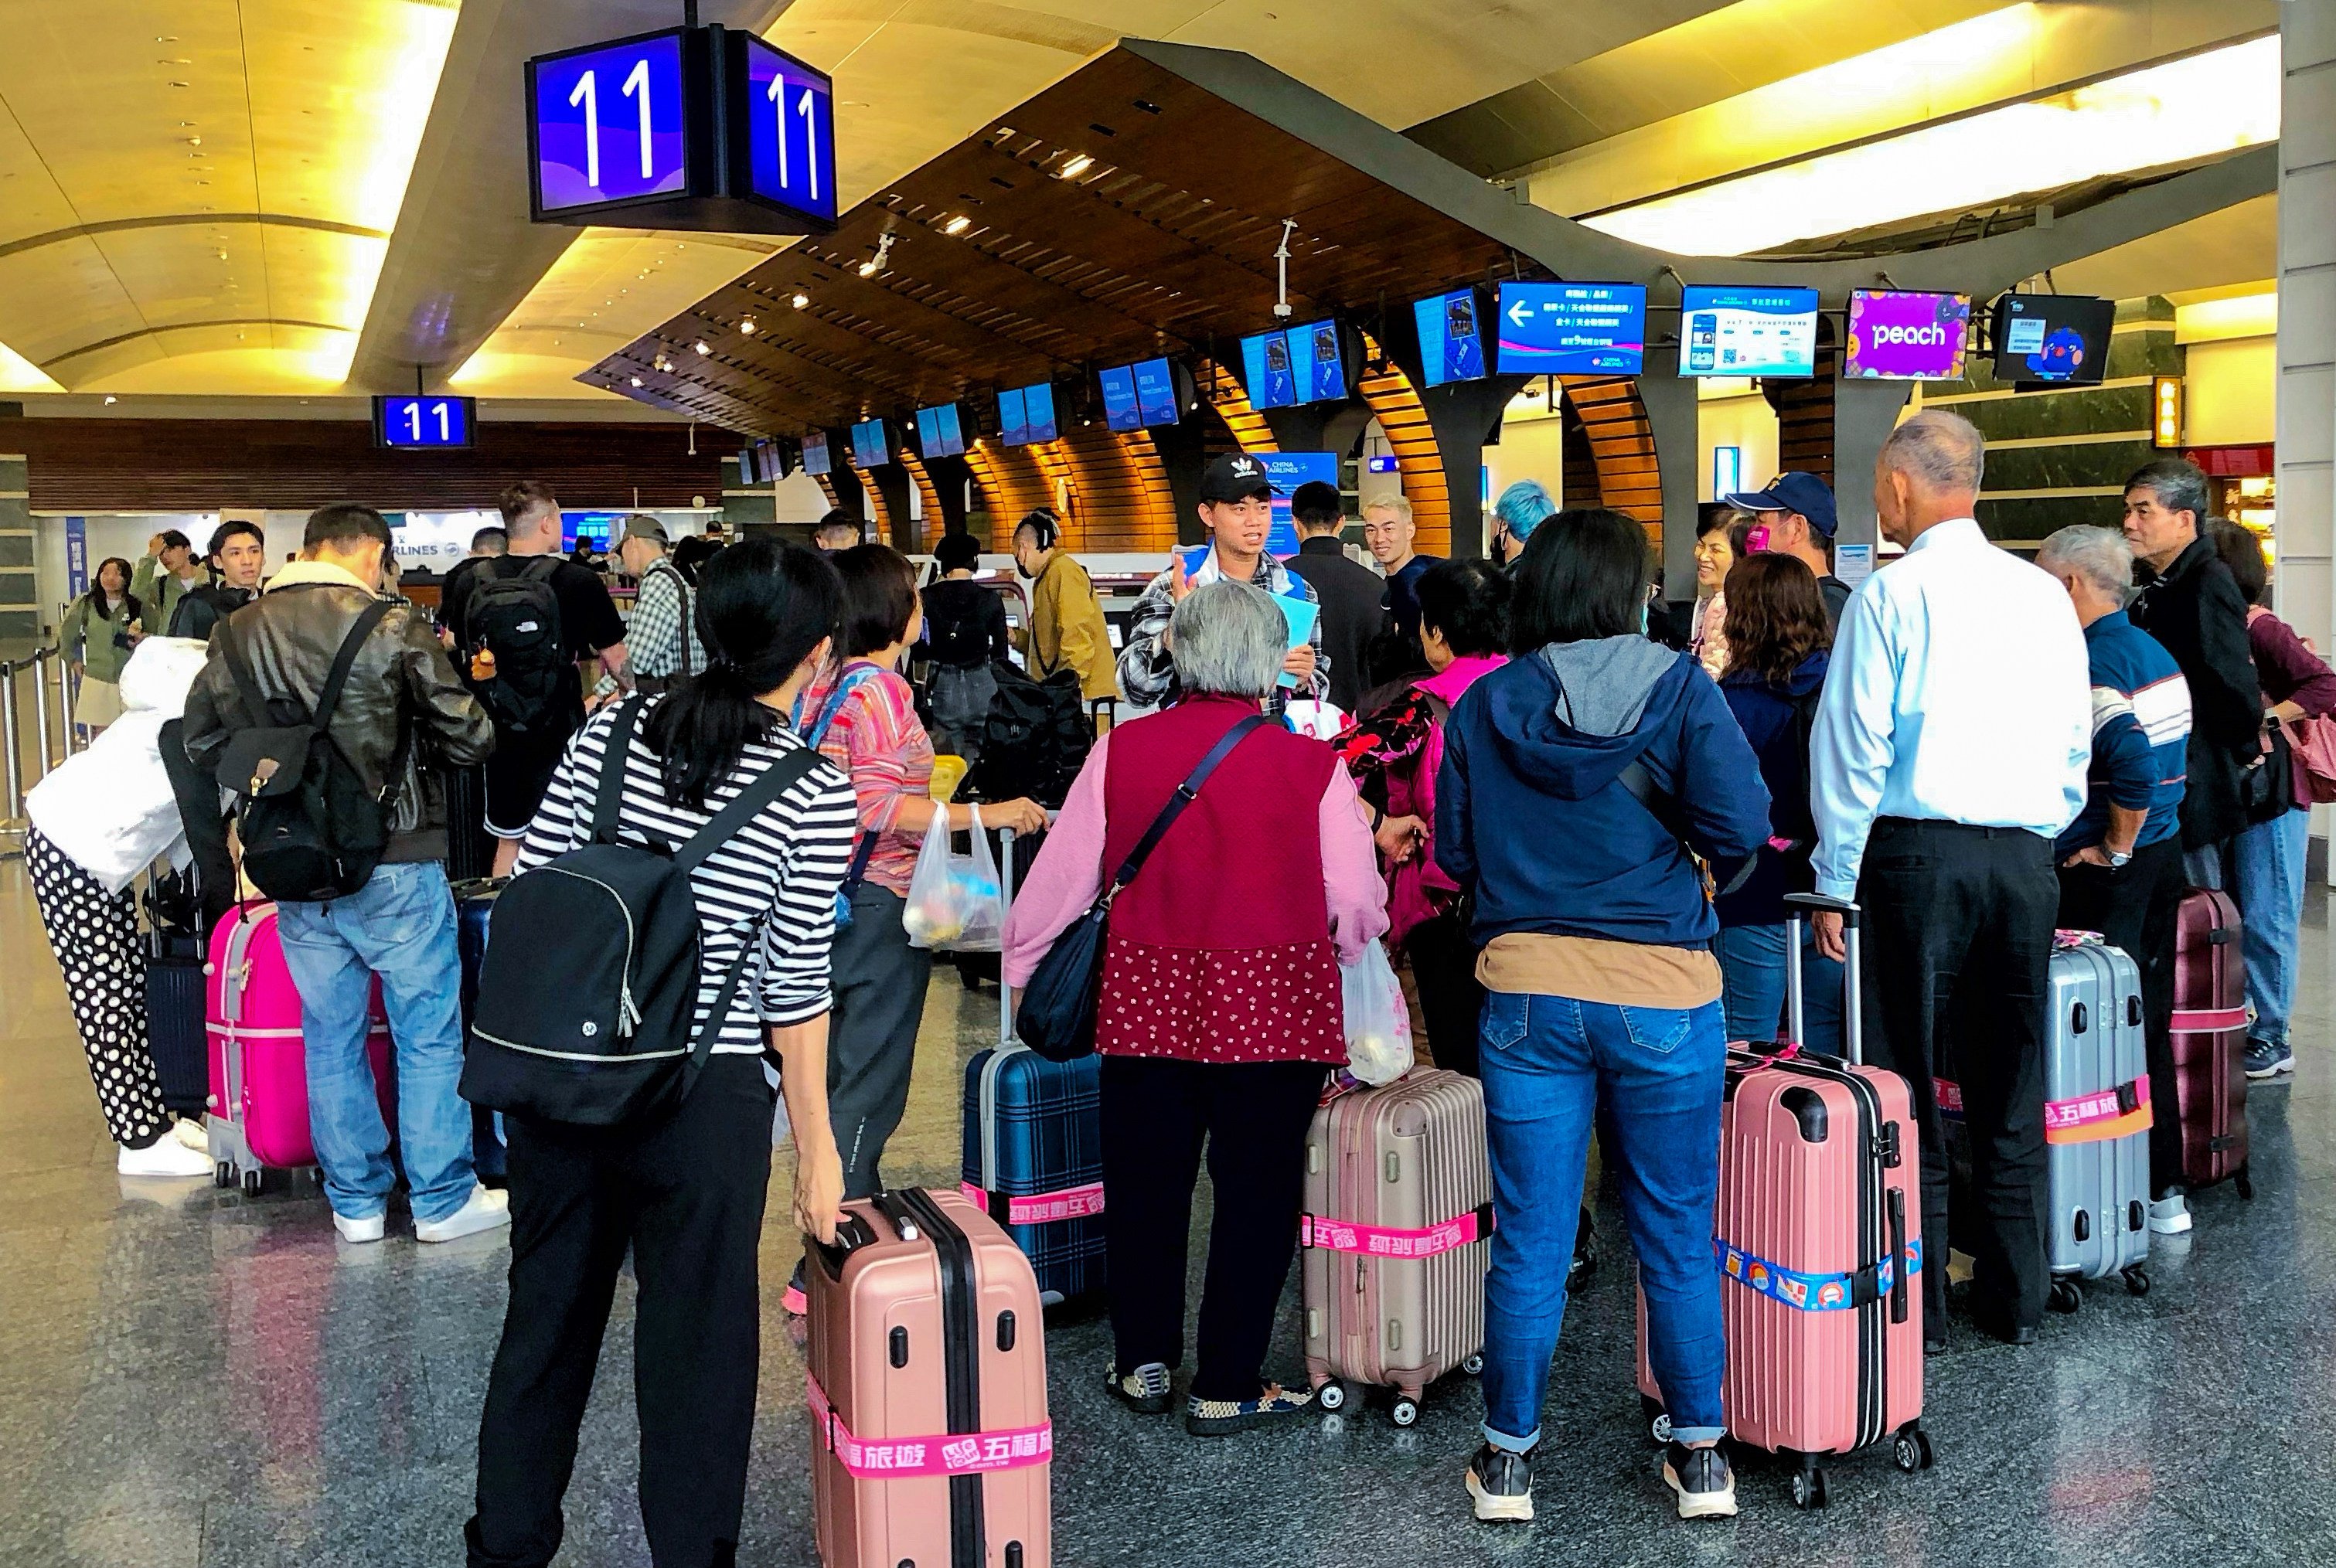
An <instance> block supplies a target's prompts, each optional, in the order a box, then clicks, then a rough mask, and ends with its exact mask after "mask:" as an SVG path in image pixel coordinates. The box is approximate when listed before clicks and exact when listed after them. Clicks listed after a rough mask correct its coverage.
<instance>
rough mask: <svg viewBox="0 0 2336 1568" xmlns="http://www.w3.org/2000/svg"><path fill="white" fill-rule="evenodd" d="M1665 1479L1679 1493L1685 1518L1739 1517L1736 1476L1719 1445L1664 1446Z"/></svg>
mask: <svg viewBox="0 0 2336 1568" xmlns="http://www.w3.org/2000/svg"><path fill="white" fill-rule="evenodd" d="M1663 1482H1664V1485H1666V1486H1669V1487H1670V1489H1671V1490H1672V1491H1673V1492H1675V1493H1677V1494H1678V1495H1679V1517H1680V1518H1682V1519H1733V1518H1734V1517H1736V1476H1735V1473H1734V1472H1733V1471H1731V1470H1729V1469H1728V1456H1727V1455H1725V1454H1723V1453H1721V1452H1720V1451H1719V1450H1718V1448H1717V1447H1710V1448H1690V1447H1688V1446H1687V1445H1686V1444H1684V1443H1668V1444H1666V1445H1664V1447H1663Z"/></svg>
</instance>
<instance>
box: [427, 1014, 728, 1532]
mask: <svg viewBox="0 0 2336 1568" xmlns="http://www.w3.org/2000/svg"><path fill="white" fill-rule="evenodd" d="M772 1099H773V1097H772V1091H771V1089H770V1086H769V1084H768V1082H767V1081H766V1080H765V1079H764V1076H763V1065H762V1061H761V1059H760V1058H758V1057H752V1056H728V1055H725V1056H715V1057H712V1058H710V1059H709V1060H707V1062H706V1070H705V1071H703V1072H702V1073H700V1074H699V1075H698V1079H697V1082H696V1085H695V1086H694V1087H693V1088H692V1089H691V1090H690V1094H689V1098H688V1099H686V1100H685V1101H684V1102H683V1103H682V1105H681V1108H679V1109H678V1110H676V1111H675V1112H674V1114H673V1115H672V1116H670V1117H668V1118H666V1119H665V1120H664V1121H662V1122H660V1123H658V1124H657V1125H655V1126H652V1127H650V1128H647V1129H641V1130H623V1131H612V1132H604V1131H598V1130H585V1129H579V1128H567V1127H559V1126H553V1125H550V1124H547V1123H543V1122H540V1121H536V1120H533V1119H531V1118H525V1117H518V1116H513V1117H509V1118H505V1126H506V1128H507V1129H508V1131H509V1134H510V1162H511V1304H510V1306H509V1307H508V1308H507V1309H506V1310H505V1312H504V1314H503V1337H502V1343H501V1345H500V1346H499V1347H498V1348H497V1350H496V1351H495V1364H494V1370H493V1372H492V1375H491V1376H490V1378H489V1379H488V1382H487V1407H486V1413H485V1415H484V1416H483V1417H482V1418H481V1420H480V1423H479V1491H478V1499H477V1504H478V1512H477V1513H476V1514H475V1515H472V1519H471V1522H470V1523H469V1524H468V1525H466V1526H465V1527H464V1530H463V1535H464V1538H465V1540H466V1541H467V1543H468V1544H469V1547H470V1564H471V1568H541V1565H542V1564H545V1563H550V1561H551V1559H552V1556H553V1554H554V1553H557V1552H558V1551H559V1550H560V1534H561V1529H562V1525H561V1520H560V1498H561V1496H562V1495H563V1494H565V1493H566V1492H567V1490H568V1478H569V1472H570V1471H571V1470H573V1469H574V1468H575V1464H576V1430H577V1427H578V1424H579V1422H581V1421H582V1420H583V1418H584V1405H585V1401H586V1399H588V1398H589V1395H590V1394H591V1391H592V1375H593V1372H594V1370H595V1369H596V1367H597V1366H598V1364H599V1359H600V1336H601V1332H602V1331H603V1330H605V1329H606V1328H607V1327H608V1302H609V1298H610V1297H611V1295H612V1294H613V1293H614V1292H615V1290H616V1285H617V1274H618V1270H619V1269H620V1268H621V1267H622V1266H623V1263H624V1261H625V1252H626V1249H627V1248H628V1246H629V1247H630V1248H631V1249H632V1254H633V1274H634V1278H635V1280H636V1282H638V1286H639V1302H638V1308H637V1311H636V1313H635V1321H634V1328H633V1398H634V1400H635V1402H636V1404H637V1405H638V1408H639V1411H640V1426H641V1469H640V1492H641V1520H642V1523H643V1524H645V1525H646V1526H647V1534H648V1542H649V1554H650V1557H651V1559H652V1560H653V1561H654V1562H655V1563H657V1568H717V1565H726V1564H728V1563H733V1562H734V1561H735V1559H736V1556H737V1550H738V1524H739V1517H740V1515H741V1513H742V1511H743V1509H744V1507H745V1495H746V1458H747V1449H748V1445H749V1442H750V1440H751V1438H752V1437H753V1435H754V1389H755V1384H756V1379H757V1372H758V1369H759V1367H760V1365H761V1360H762V1338H761V1334H762V1290H761V1280H760V1274H759V1271H758V1269H757V1259H756V1249H757V1247H758V1246H759V1244H760V1243H761V1240H762V1231H763V1198H764V1189H765V1188H766V1187H767V1186H768V1185H769V1183H770V1176H771V1110H772Z"/></svg>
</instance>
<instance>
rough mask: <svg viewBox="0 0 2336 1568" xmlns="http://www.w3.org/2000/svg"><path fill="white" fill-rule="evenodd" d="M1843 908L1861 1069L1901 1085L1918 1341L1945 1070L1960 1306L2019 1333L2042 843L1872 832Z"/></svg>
mask: <svg viewBox="0 0 2336 1568" xmlns="http://www.w3.org/2000/svg"><path fill="white" fill-rule="evenodd" d="M1857 899H1858V903H1859V904H1860V905H1863V907H1864V912H1865V914H1864V921H1865V941H1864V965H1865V973H1864V998H1865V1019H1866V1022H1867V1031H1866V1060H1867V1061H1869V1062H1871V1063H1873V1064H1874V1065H1875V1066H1877V1067H1886V1068H1888V1069H1889V1070H1892V1071H1893V1072H1895V1073H1897V1074H1899V1075H1900V1076H1902V1077H1903V1078H1904V1079H1906V1083H1907V1087H1908V1088H1909V1089H1911V1090H1912V1092H1913V1106H1914V1119H1915V1122H1916V1124H1917V1126H1918V1127H1919V1128H1920V1129H1921V1134H1922V1234H1923V1236H1924V1237H1925V1238H1926V1240H1927V1241H1928V1243H1929V1245H1928V1247H1927V1249H1926V1251H1927V1255H1926V1256H1925V1257H1924V1259H1923V1267H1922V1297H1923V1300H1922V1305H1923V1311H1924V1312H1926V1313H1928V1314H1930V1317H1929V1327H1928V1329H1927V1330H1926V1332H1928V1333H1930V1335H1931V1337H1932V1338H1933V1339H1935V1338H1937V1337H1938V1336H1939V1335H1940V1334H1942V1333H1943V1332H1944V1331H1945V1327H1946V1305H1947V1267H1946V1264H1947V1254H1946V1249H1945V1246H1944V1245H1943V1238H1944V1237H1945V1236H1946V1234H1947V1156H1946V1145H1945V1143H1944V1141H1943V1140H1942V1134H1941V1129H1940V1123H1939V1104H1938V1098H1937V1096H1936V1095H1935V1094H1934V1093H1933V1092H1932V1078H1933V1077H1934V1076H1935V1075H1936V1073H1937V1071H1938V1070H1940V1069H1941V1068H1942V1067H1944V1066H1946V1065H1947V1064H1949V1063H1952V1062H1956V1061H1958V1060H1960V1070H1961V1084H1962V1092H1963V1125H1964V1128H1965V1129H1966V1130H1967V1131H1968V1133H1969V1134H1970V1138H1971V1191H1972V1195H1973V1197H1974V1199H1975V1200H1976V1205H1977V1207H1978V1209H1979V1215H1978V1219H1979V1223H1978V1224H1975V1225H1973V1226H1972V1227H1971V1234H1972V1236H1973V1240H1974V1244H1975V1246H1976V1247H1977V1252H1976V1253H1975V1254H1974V1257H1973V1263H1974V1271H1973V1285H1974V1287H1975V1296H1976V1301H1975V1303H1974V1304H1975V1305H1977V1306H1979V1307H1980V1309H1981V1311H1982V1312H1987V1313H1989V1314H1990V1315H1992V1316H1993V1317H1995V1318H1996V1319H1997V1320H1998V1321H2002V1322H2005V1323H2008V1324H2010V1325H2015V1326H2020V1327H2033V1326H2035V1325H2036V1324H2038V1323H2039V1322H2040V1321H2042V1320H2043V1316H2044V1297H2045V1293H2046V1291H2047V1289H2048V1287H2049V1268H2048V1265H2047V1263H2046V1261H2045V1253H2044V1231H2043V1225H2042V1223H2041V1220H2040V1217H2039V1216H2040V1215H2041V1212H2042V1205H2043V1203H2044V1190H2045V1180H2046V1174H2047V1171H2046V1162H2045V1147H2044V1031H2045V1029H2046V1017H2045V1015H2046V1011H2047V1009H2048V1006H2049V984H2050V977H2049V971H2050V966H2051V962H2052V926H2053V921H2054V919H2055V918H2056V916H2057V915H2058V914H2059V903H2060V888H2059V880H2058V879H2057V878H2056V877H2055V876H2054V875H2053V866H2052V845H2051V841H2050V840H2049V839H2047V838H2045V837H2042V836H2040V835H2039V834H2034V833H2029V832H2027V831H2024V830H2023V829H2020V828H1972V827H1968V826H1965V825H1964V824H1962V823H1959V822H1918V821H1911V820H1908V819H1906V818H1895V817H1885V818H1882V819H1881V820H1879V821H1877V822H1876V823H1874V831H1873V834H1872V836H1871V837H1869V838H1868V839H1867V841H1866V847H1865V864H1864V871H1863V872H1862V874H1861V875H1860V876H1859V878H1858V885H1857ZM1958 1046H1959V1047H1960V1049H1959V1050H1958ZM2153 1092H2154V1086H2153Z"/></svg>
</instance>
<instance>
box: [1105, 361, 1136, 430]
mask: <svg viewBox="0 0 2336 1568" xmlns="http://www.w3.org/2000/svg"><path fill="white" fill-rule="evenodd" d="M1095 380H1096V382H1098V383H1100V384H1101V386H1102V387H1103V422H1104V423H1105V424H1106V425H1109V426H1110V427H1111V428H1112V429H1113V430H1115V431H1140V430H1142V429H1143V428H1144V411H1143V410H1142V409H1141V408H1139V407H1137V406H1136V402H1135V367H1134V365H1126V364H1117V365H1114V366H1112V367H1111V368H1110V369H1109V370H1105V371H1100V372H1098V373H1096V375H1095Z"/></svg>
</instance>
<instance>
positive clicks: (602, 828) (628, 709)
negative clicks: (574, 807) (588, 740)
mask: <svg viewBox="0 0 2336 1568" xmlns="http://www.w3.org/2000/svg"><path fill="white" fill-rule="evenodd" d="M647 705H648V704H647V699H646V698H641V697H634V698H631V699H629V700H628V702H626V703H625V705H624V706H623V707H622V708H620V709H619V710H618V712H617V721H616V723H615V724H614V725H612V726H611V727H610V728H609V731H608V749H607V750H604V751H602V752H601V753H600V783H599V788H598V789H595V790H594V791H593V792H592V837H591V840H590V842H592V843H594V844H614V843H615V842H616V841H617V818H618V816H619V815H621V814H622V812H623V810H624V805H625V769H627V768H628V766H629V765H630V763H631V760H632V755H633V735H634V732H635V731H638V730H639V729H640V727H641V711H642V710H643V709H644V708H646V707H647Z"/></svg>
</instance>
